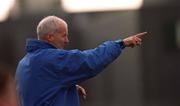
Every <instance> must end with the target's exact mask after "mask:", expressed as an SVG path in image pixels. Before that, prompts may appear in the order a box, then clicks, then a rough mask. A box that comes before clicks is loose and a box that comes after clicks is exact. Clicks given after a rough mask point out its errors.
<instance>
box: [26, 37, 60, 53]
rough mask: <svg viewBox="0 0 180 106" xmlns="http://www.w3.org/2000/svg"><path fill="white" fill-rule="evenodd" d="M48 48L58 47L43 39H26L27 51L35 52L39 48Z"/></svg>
mask: <svg viewBox="0 0 180 106" xmlns="http://www.w3.org/2000/svg"><path fill="white" fill-rule="evenodd" d="M46 48H54V49H56V47H54V46H53V45H51V44H49V43H47V42H45V41H42V40H37V39H27V40H26V51H27V52H33V51H35V50H38V49H46Z"/></svg>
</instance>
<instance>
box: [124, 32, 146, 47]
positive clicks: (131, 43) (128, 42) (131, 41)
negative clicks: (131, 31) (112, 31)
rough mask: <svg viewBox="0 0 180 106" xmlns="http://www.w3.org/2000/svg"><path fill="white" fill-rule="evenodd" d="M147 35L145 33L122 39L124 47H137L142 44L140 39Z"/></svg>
mask: <svg viewBox="0 0 180 106" xmlns="http://www.w3.org/2000/svg"><path fill="white" fill-rule="evenodd" d="M146 34H147V32H142V33H138V34H136V35H132V36H130V37H127V38H125V39H123V42H124V44H125V46H126V47H135V46H139V45H141V43H142V38H143V37H144V36H145V35H146Z"/></svg>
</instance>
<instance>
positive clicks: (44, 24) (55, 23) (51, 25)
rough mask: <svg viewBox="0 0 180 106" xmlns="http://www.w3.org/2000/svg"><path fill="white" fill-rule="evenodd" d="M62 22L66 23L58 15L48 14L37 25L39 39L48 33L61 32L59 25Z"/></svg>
mask: <svg viewBox="0 0 180 106" xmlns="http://www.w3.org/2000/svg"><path fill="white" fill-rule="evenodd" d="M62 22H63V23H65V21H64V20H62V19H60V18H58V17H56V16H47V17H45V18H43V19H42V20H41V21H40V22H39V24H38V26H37V37H38V39H40V38H43V37H44V36H46V35H48V34H54V33H56V32H59V30H60V28H59V27H60V24H61V23H62Z"/></svg>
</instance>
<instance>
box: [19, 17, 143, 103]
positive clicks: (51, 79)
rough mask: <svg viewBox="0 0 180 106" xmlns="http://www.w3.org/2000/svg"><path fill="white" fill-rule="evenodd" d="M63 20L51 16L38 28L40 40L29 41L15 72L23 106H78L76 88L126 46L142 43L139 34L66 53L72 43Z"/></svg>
mask: <svg viewBox="0 0 180 106" xmlns="http://www.w3.org/2000/svg"><path fill="white" fill-rule="evenodd" d="M67 27H68V26H67V24H66V22H65V21H64V20H62V19H60V18H58V17H56V16H48V17H45V18H44V19H42V20H41V21H40V23H39V24H38V26H37V37H38V40H35V39H29V40H27V45H26V50H27V54H26V55H25V56H24V58H23V59H22V60H21V61H20V62H19V64H18V67H17V71H16V80H17V89H18V93H19V95H20V99H21V105H22V106H79V105H80V104H79V95H78V90H79V91H80V92H81V93H82V94H84V96H85V91H84V89H83V88H82V87H81V86H79V85H77V84H79V83H80V82H82V81H85V80H87V79H89V78H92V77H94V76H96V75H97V74H98V73H100V72H101V71H102V70H103V69H104V68H105V67H106V66H107V65H108V64H110V63H111V62H113V60H115V59H116V58H117V57H118V56H119V55H120V53H121V51H122V50H123V48H124V47H134V46H137V45H140V44H141V37H142V36H143V35H145V34H146V32H144V33H140V34H137V35H134V36H130V37H128V38H126V39H124V40H117V41H107V42H104V43H103V44H101V45H99V46H98V47H97V48H95V49H91V50H85V51H80V50H64V49H63V48H64V46H65V45H66V44H67V43H68V42H69V40H68V28H67Z"/></svg>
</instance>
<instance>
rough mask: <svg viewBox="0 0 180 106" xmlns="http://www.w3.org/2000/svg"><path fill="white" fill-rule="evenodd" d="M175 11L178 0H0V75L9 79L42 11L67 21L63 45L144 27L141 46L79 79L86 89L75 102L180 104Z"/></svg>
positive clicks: (179, 17)
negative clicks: (67, 40) (84, 96)
mask: <svg viewBox="0 0 180 106" xmlns="http://www.w3.org/2000/svg"><path fill="white" fill-rule="evenodd" d="M179 10H180V1H179V0H0V63H1V64H0V67H8V68H9V69H7V68H0V69H1V70H0V74H2V75H3V76H4V74H3V73H4V71H5V72H7V73H9V74H10V75H11V76H12V78H13V76H14V73H15V70H16V65H17V64H18V61H19V60H20V59H21V58H22V57H23V56H24V55H25V53H26V52H25V42H26V39H27V38H36V26H37V24H38V22H39V21H40V20H41V19H42V18H44V17H45V16H48V15H56V16H58V17H61V18H63V19H64V20H65V21H67V23H68V25H69V26H68V27H69V38H70V44H69V45H68V47H67V49H80V50H85V49H90V48H94V47H96V46H97V45H99V44H101V43H102V42H103V41H106V40H115V39H119V38H122V39H123V38H125V37H127V36H130V35H133V34H136V33H139V32H143V31H147V32H148V36H147V37H145V38H144V40H143V45H142V46H140V47H136V48H133V49H131V48H126V49H125V50H124V51H123V53H122V54H121V56H120V57H119V58H118V59H117V60H116V61H115V62H113V63H112V64H111V65H109V67H107V68H106V69H105V70H104V71H103V72H102V73H101V74H99V75H98V76H96V77H95V78H92V79H90V80H88V81H85V82H84V83H82V84H81V85H82V86H83V87H85V88H86V90H87V99H86V100H85V101H84V100H81V104H82V106H180V55H179V53H180V13H179ZM1 78H2V79H1V82H6V78H3V77H1ZM8 81H9V80H8ZM8 81H7V83H8ZM4 86H5V84H3V83H1V84H0V88H2V89H4ZM2 89H0V90H2ZM2 91H3V90H2ZM0 95H4V94H3V93H0ZM11 97H12V96H11ZM0 99H1V96H0ZM6 99H7V100H8V99H10V98H9V97H7V98H6ZM11 106H12V105H11Z"/></svg>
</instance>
